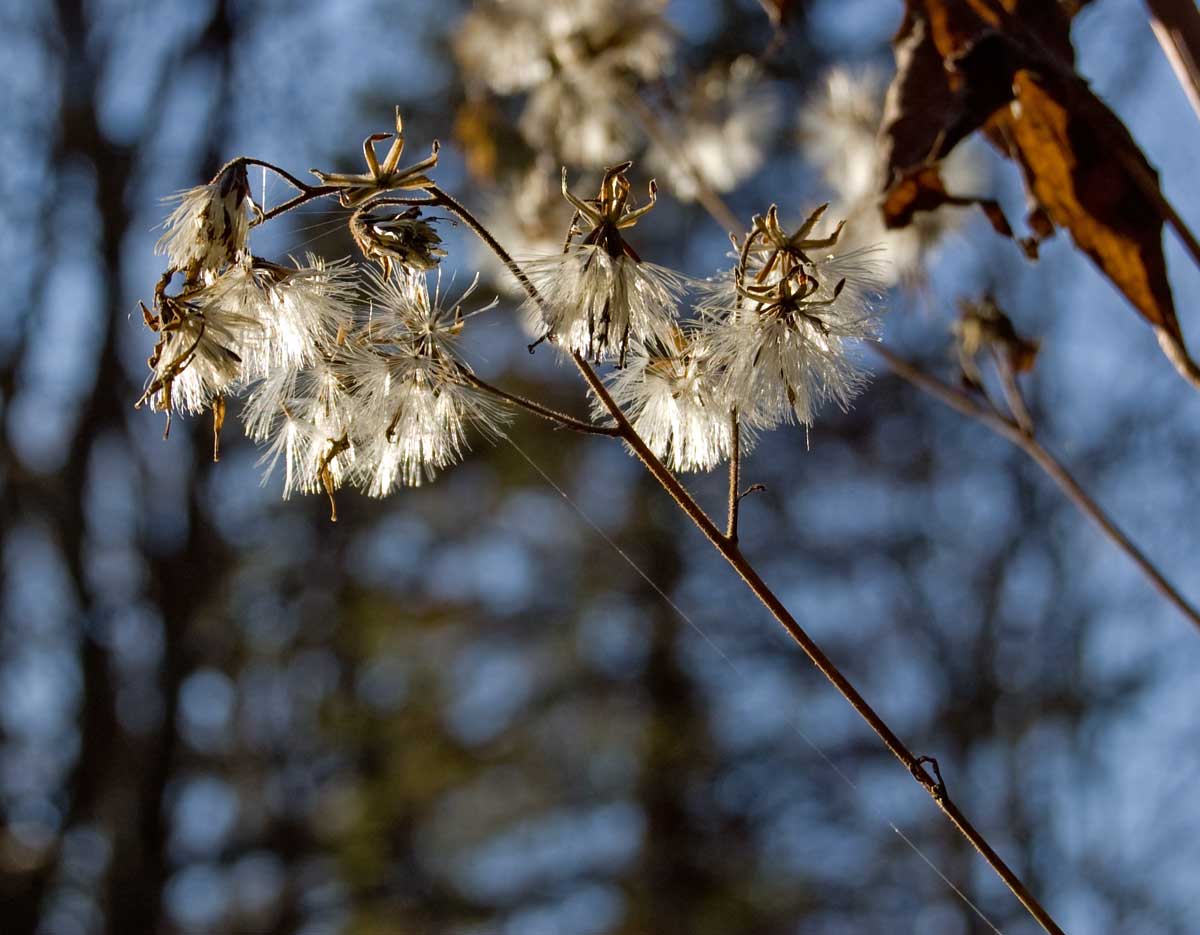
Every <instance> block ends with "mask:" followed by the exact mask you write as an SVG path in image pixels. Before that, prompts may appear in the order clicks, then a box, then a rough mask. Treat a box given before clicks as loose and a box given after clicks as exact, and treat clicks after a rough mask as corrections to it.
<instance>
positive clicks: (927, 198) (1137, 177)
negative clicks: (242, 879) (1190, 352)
mask: <svg viewBox="0 0 1200 935" xmlns="http://www.w3.org/2000/svg"><path fill="white" fill-rule="evenodd" d="M1071 12H1073V11H1069V10H1067V8H1066V7H1064V6H1062V5H1060V4H1057V3H1049V2H1045V0H908V3H907V7H906V11H905V18H904V23H903V25H902V26H901V28H900V31H899V32H898V34H897V35H896V38H895V40H894V42H893V46H894V51H895V55H896V63H897V74H896V78H895V80H894V81H893V83H892V86H891V88H890V89H889V91H888V101H887V106H886V108H885V115H884V126H883V130H882V132H883V137H884V141H885V155H886V157H887V175H886V179H887V181H886V186H885V191H884V199H883V209H884V216H885V220H886V222H887V223H888V225H889V226H905V225H907V224H908V223H911V221H912V217H913V215H914V214H915V213H916V212H917V211H929V210H934V209H936V208H938V207H940V206H941V205H943V204H962V203H963V200H962V198H961V197H957V196H953V195H951V194H949V193H947V192H946V190H945V187H944V186H943V185H942V184H941V179H940V176H939V175H938V174H937V171H936V170H937V166H938V164H939V163H940V161H941V160H942V159H943V158H945V157H946V156H947V155H948V154H949V153H950V152H951V151H952V150H953V149H954V147H955V146H957V145H958V144H959V143H960V142H961V141H962V140H963V139H965V138H966V137H968V136H970V135H971V134H972V133H974V132H975V131H977V130H983V131H984V133H985V134H986V136H987V137H988V139H989V140H991V142H992V143H993V144H994V145H996V146H997V148H998V149H1000V151H1001V152H1002V153H1004V154H1005V155H1007V156H1009V157H1010V158H1012V159H1014V160H1015V161H1016V162H1017V163H1018V164H1019V165H1020V167H1021V169H1022V176H1023V178H1024V181H1025V187H1026V190H1027V192H1028V194H1029V195H1030V198H1031V201H1032V202H1033V204H1034V207H1033V210H1032V212H1031V214H1030V216H1029V223H1030V227H1031V229H1032V230H1033V233H1034V236H1033V237H1031V238H1027V239H1024V240H1019V241H1018V243H1019V244H1020V245H1021V246H1022V248H1023V249H1024V250H1025V252H1026V254H1027V255H1029V256H1030V257H1031V258H1032V257H1036V255H1037V243H1038V241H1040V240H1042V239H1045V238H1046V237H1048V236H1050V235H1051V234H1052V232H1053V224H1057V225H1059V226H1062V227H1065V228H1066V229H1067V230H1069V231H1070V232H1071V236H1072V238H1073V239H1074V241H1075V243H1076V244H1077V245H1078V246H1079V247H1080V249H1081V250H1083V251H1084V252H1085V253H1086V254H1087V255H1088V256H1089V257H1091V258H1092V260H1093V261H1094V262H1095V263H1096V264H1097V266H1099V267H1100V269H1101V271H1102V272H1104V274H1105V275H1106V276H1108V278H1109V279H1110V280H1111V281H1112V282H1113V284H1114V285H1115V286H1116V287H1117V288H1118V289H1120V290H1121V291H1122V292H1123V293H1124V294H1125V296H1126V297H1127V298H1128V299H1129V301H1130V302H1131V303H1132V304H1133V306H1134V307H1135V308H1136V309H1137V310H1138V312H1139V313H1140V314H1141V315H1142V316H1143V317H1145V318H1146V319H1147V320H1148V321H1149V322H1151V323H1152V324H1154V325H1156V326H1158V327H1160V328H1162V329H1164V330H1165V331H1167V332H1168V333H1170V334H1171V335H1173V336H1176V337H1180V335H1179V325H1178V322H1177V320H1176V317H1175V309H1174V303H1173V301H1172V298H1171V290H1170V285H1169V283H1168V280H1167V275H1166V263H1165V260H1164V257H1163V248H1162V228H1163V213H1162V211H1161V210H1160V208H1161V205H1162V204H1163V200H1162V194H1161V192H1160V190H1159V188H1158V177H1157V175H1156V173H1155V172H1154V170H1153V168H1152V167H1151V166H1150V164H1149V163H1148V162H1147V161H1146V158H1145V156H1144V155H1143V154H1142V152H1141V150H1140V149H1139V148H1138V146H1137V144H1136V143H1135V142H1134V140H1133V137H1132V136H1131V135H1130V134H1129V131H1128V130H1127V129H1126V128H1125V126H1124V125H1123V124H1122V123H1121V121H1120V119H1119V118H1118V117H1117V116H1116V115H1115V114H1114V113H1113V112H1112V111H1111V110H1110V109H1109V108H1108V107H1107V106H1106V105H1105V104H1104V103H1103V102H1102V101H1101V100H1100V99H1099V98H1097V97H1096V95H1095V94H1094V93H1092V91H1091V89H1090V88H1089V87H1088V86H1087V83H1086V82H1085V81H1083V80H1082V79H1081V78H1080V77H1079V76H1078V75H1077V74H1076V73H1075V71H1074V51H1073V49H1072V46H1071V42H1070V34H1069V29H1070V17H1071ZM978 203H979V204H980V205H981V207H982V208H983V210H984V211H985V213H987V215H988V217H989V220H991V222H992V225H993V227H995V228H996V230H997V231H999V232H1000V233H1002V234H1005V235H1007V236H1011V228H1010V226H1009V225H1008V222H1007V220H1006V219H1004V217H1003V215H1002V214H1001V213H1000V212H999V206H998V205H996V204H995V202H991V203H988V202H986V201H982V202H978ZM1051 222H1052V223H1051Z"/></svg>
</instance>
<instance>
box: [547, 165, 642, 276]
mask: <svg viewBox="0 0 1200 935" xmlns="http://www.w3.org/2000/svg"><path fill="white" fill-rule="evenodd" d="M632 165H633V163H632V162H623V163H621V164H620V165H619V166H613V167H612V168H609V169H606V170H605V171H604V178H603V180H602V181H601V182H600V193H599V194H598V195H597V196H596V197H595V198H590V199H588V200H587V201H584V200H582V199H580V198H578V197H577V196H575V195H574V194H572V193H571V190H570V189H569V188H568V187H567V167H566V166H563V170H562V193H563V197H564V198H566V199H567V201H569V202H570V203H571V206H572V207H574V208H575V210H576V211H577V212H579V217H580V219H581V220H584V221H586V222H587V223H588V224H590V225H591V228H592V229H591V230H590V231H589V232H588V234H587V235H586V236H585V237H584V239H583V242H584V243H585V244H598V245H600V246H602V247H604V248H605V250H606V251H607V252H608V254H609V256H612V257H617V256H620V255H621V254H625V255H626V256H629V257H630V258H632V259H634V260H638V261H639V262H640V258H639V257H638V256H637V254H636V253H634V252H633V250H632V249H631V248H630V247H629V245H628V244H626V243H625V241H624V239H623V238H622V237H621V235H620V231H622V230H626V229H628V228H630V227H633V225H635V224H636V223H637V222H638V220H639V219H640V218H641V217H643V216H644V215H645V214H646V213H647V212H649V211H650V209H651V208H653V207H654V205H655V203H656V202H657V201H658V183H657V182H655V181H654V179H651V180H650V185H649V190H650V200H649V202H647V203H646V204H645V205H643V206H642V207H640V208H633V207H631V206H630V205H629V187H630V186H629V178H628V177H627V176H626V175H625V173H626V172H628V171H629V168H630V166H632Z"/></svg>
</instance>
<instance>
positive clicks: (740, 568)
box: [426, 186, 1062, 935]
mask: <svg viewBox="0 0 1200 935" xmlns="http://www.w3.org/2000/svg"><path fill="white" fill-rule="evenodd" d="M426 191H427V192H428V193H429V194H430V195H431V196H433V198H434V200H435V201H438V202H440V203H441V204H442V205H444V206H445V207H447V208H448V209H449V210H451V211H453V212H454V213H455V214H456V215H457V216H458V217H459V218H460V219H461V220H462V221H463V222H464V223H465V224H467V226H469V227H470V228H471V229H472V230H473V231H475V233H476V234H477V235H478V236H479V237H480V239H481V240H482V241H483V242H484V243H485V244H486V245H487V246H488V247H489V248H490V249H491V250H492V251H493V252H494V253H495V254H496V256H497V258H499V259H500V261H501V262H503V263H504V265H505V266H507V267H508V269H509V270H510V271H511V272H512V274H513V276H514V277H515V278H516V279H517V281H518V282H520V283H521V285H522V287H524V289H525V291H526V292H527V293H528V294H529V296H530V298H531V299H533V300H534V301H535V302H537V303H539V304H541V303H542V302H543V299H542V297H541V295H540V294H539V293H538V291H537V289H536V287H535V286H534V285H533V283H531V282H530V281H529V278H528V277H527V276H526V275H525V273H524V271H522V270H521V268H520V266H518V265H517V263H516V262H515V261H514V260H513V258H512V257H511V256H510V255H509V254H508V252H507V251H506V250H505V249H504V248H503V247H502V246H501V245H500V244H499V243H498V242H497V241H496V239H495V238H494V237H493V236H492V235H491V234H490V233H489V232H488V231H487V229H486V228H484V227H483V225H482V224H480V223H479V221H478V220H476V219H475V217H474V216H473V215H472V214H471V213H470V212H469V211H468V210H467V209H466V208H464V207H463V206H462V205H461V204H459V203H458V202H457V201H455V200H454V199H453V198H451V197H450V196H449V195H447V194H445V193H444V192H442V191H441V190H440V189H438V188H437V187H436V186H430V187H429V188H427V189H426ZM571 357H572V359H573V360H574V362H575V366H576V367H577V368H578V370H579V372H580V375H581V376H582V377H583V379H584V381H585V382H586V383H587V385H588V387H589V389H591V391H592V393H594V394H595V396H596V398H597V399H598V400H599V401H600V403H601V404H602V405H603V406H604V408H605V409H606V410H607V412H608V413H609V415H610V416H611V417H612V419H613V421H614V423H615V424H616V429H615V431H614V435H616V436H617V437H619V438H620V439H622V440H623V441H624V442H625V443H626V444H627V445H628V446H629V448H630V449H631V450H632V451H633V453H634V455H636V456H637V458H638V460H639V461H641V462H642V465H643V466H644V467H645V469H646V470H647V471H648V472H649V473H650V475H651V476H652V477H653V478H654V479H655V480H656V481H657V482H658V484H659V485H660V486H661V487H662V488H663V490H665V491H666V492H667V494H668V495H669V496H670V497H671V499H673V500H674V501H675V503H676V504H677V505H678V506H679V508H680V509H681V510H682V511H683V512H684V513H685V514H686V515H687V517H688V518H689V519H690V520H691V521H692V522H693V524H695V526H696V527H697V528H698V529H699V530H700V532H702V533H703V534H704V536H705V538H707V539H708V541H709V542H710V543H712V546H713V548H715V549H716V550H717V552H718V553H720V555H721V556H722V557H723V558H724V559H725V560H726V561H727V562H728V563H729V564H730V566H732V568H733V569H734V571H736V572H737V574H738V576H739V577H741V579H742V581H743V582H745V584H746V586H747V587H748V588H749V589H750V591H751V593H752V594H754V596H755V597H757V598H758V600H759V601H760V602H761V603H762V604H763V606H764V607H766V608H767V610H768V611H769V612H770V613H771V616H773V617H774V618H775V620H776V621H777V622H778V623H779V624H780V626H782V627H783V628H784V629H785V630H786V631H787V633H788V635H789V636H791V638H792V639H793V640H794V641H795V642H796V644H797V645H799V647H800V648H801V650H803V652H804V654H805V655H806V656H808V658H809V660H810V661H811V662H812V663H813V665H815V666H816V667H817V669H818V670H819V671H820V672H821V674H822V675H824V676H825V678H826V679H827V680H828V681H829V682H830V683H831V684H832V685H833V686H834V688H835V689H837V691H838V693H839V694H841V696H842V697H843V698H845V699H846V701H847V702H848V703H849V704H850V706H851V707H852V708H853V709H854V710H855V711H856V712H857V713H858V714H859V716H860V717H862V719H863V720H864V721H866V722H867V724H868V725H870V727H871V729H872V730H873V731H875V733H876V734H877V735H878V736H879V738H880V740H882V741H883V743H884V745H885V746H886V747H887V749H888V750H889V751H890V752H891V753H892V755H893V756H895V757H896V759H898V760H899V761H900V762H901V764H903V766H904V768H905V769H906V770H907V771H908V773H909V774H910V775H911V776H912V777H913V778H914V779H915V780H916V781H917V782H918V783H920V785H921V786H922V787H923V788H924V789H925V791H926V792H928V793H929V795H930V797H931V798H932V799H933V800H934V802H935V803H936V804H937V806H938V808H940V809H941V810H942V812H943V814H945V815H946V817H947V818H948V819H949V820H950V822H951V823H952V824H953V825H954V827H955V828H956V829H958V831H959V833H961V834H962V835H963V837H964V838H966V839H967V840H968V841H969V842H970V843H971V845H972V846H973V847H974V848H975V849H976V850H977V851H978V852H979V853H980V855H981V856H982V857H983V859H984V860H985V861H987V863H988V865H989V866H990V867H991V868H992V869H993V870H994V871H995V872H996V874H997V875H998V876H999V877H1000V879H1001V880H1003V881H1004V884H1005V885H1006V886H1007V887H1008V888H1009V890H1011V891H1012V893H1013V895H1014V896H1016V897H1017V899H1018V900H1019V901H1020V902H1021V904H1022V905H1023V906H1024V907H1025V908H1026V910H1027V911H1028V912H1029V914H1030V915H1031V916H1033V918H1034V919H1036V920H1037V922H1038V924H1040V925H1041V926H1042V928H1043V929H1045V930H1046V931H1047V932H1050V933H1052V935H1062V929H1061V928H1059V926H1058V924H1057V923H1056V922H1055V921H1054V919H1053V918H1052V917H1051V916H1050V914H1049V913H1048V912H1047V911H1046V910H1045V909H1044V908H1043V907H1042V905H1041V904H1040V903H1039V902H1038V901H1037V899H1036V898H1035V897H1034V896H1033V895H1032V894H1031V893H1030V892H1029V890H1028V889H1026V887H1025V885H1024V884H1023V883H1022V882H1021V880H1020V879H1019V878H1018V877H1017V875H1016V874H1015V873H1013V871H1012V870H1011V869H1010V868H1009V867H1008V865H1007V864H1006V863H1005V862H1004V860H1003V859H1002V858H1001V857H1000V855H999V854H997V853H996V851H995V850H993V849H992V847H991V845H989V844H988V842H987V840H986V839H985V838H984V837H983V835H982V834H980V833H979V831H978V830H976V828H975V827H974V826H973V825H972V824H971V823H970V821H968V820H967V818H966V816H964V815H963V813H962V812H961V811H960V810H959V808H958V806H957V805H955V804H954V802H953V801H952V800H951V799H950V797H949V795H948V794H947V792H946V787H945V785H944V784H943V783H942V782H941V781H940V780H935V779H934V778H933V776H931V775H930V773H929V771H928V770H927V769H926V768H925V766H924V764H925V763H926V762H929V759H928V758H922V757H918V756H916V755H914V754H913V753H912V751H911V750H909V749H908V747H906V746H905V745H904V743H903V742H902V741H901V740H900V738H899V737H898V736H896V734H895V733H894V732H893V731H892V729H891V728H890V727H889V726H888V725H887V723H886V722H885V721H884V720H883V718H881V717H880V716H879V715H878V714H877V713H876V712H875V710H874V709H873V708H872V707H871V706H870V705H869V704H868V703H867V701H866V699H865V698H863V696H862V695H861V694H860V693H859V692H858V689H856V688H855V687H854V685H853V684H851V682H850V681H849V680H848V679H847V678H846V677H845V676H844V675H843V674H842V672H841V670H840V669H838V667H837V666H836V665H835V664H834V663H833V662H832V661H831V660H830V659H829V657H828V656H826V655H825V653H824V652H823V651H822V650H821V648H820V646H818V645H817V643H816V642H815V641H814V640H813V639H812V637H810V636H809V635H808V634H807V633H806V632H805V631H804V629H803V628H802V627H801V626H800V624H799V623H797V622H796V620H795V618H794V617H793V616H792V615H791V614H790V613H789V612H788V609H787V608H786V607H785V606H784V605H783V602H782V601H780V600H779V598H778V597H776V595H775V593H774V592H773V591H772V590H771V589H770V588H769V587H768V586H767V584H766V582H764V581H763V579H762V578H761V577H760V576H759V574H758V572H757V571H756V570H755V568H754V566H753V565H751V563H750V562H749V560H748V559H747V558H746V557H745V556H744V555H743V554H742V552H741V549H740V548H739V547H738V543H737V539H736V536H735V535H734V532H735V530H732V529H731V530H730V531H729V532H722V531H721V530H720V529H719V528H718V527H717V526H716V524H715V523H714V522H713V521H712V519H710V518H709V516H708V514H707V513H705V512H704V510H703V508H701V506H700V505H699V504H698V503H697V502H696V500H695V499H694V498H693V497H692V495H691V494H690V493H689V492H688V491H687V488H685V487H684V486H683V484H681V483H680V481H679V479H678V478H677V477H676V476H675V475H674V474H672V473H671V471H670V470H668V469H667V467H666V466H665V465H664V464H663V463H662V461H661V460H659V458H658V457H657V456H656V455H655V454H654V452H652V451H651V450H650V448H649V446H648V445H647V444H646V442H645V441H644V440H643V439H642V438H641V436H640V435H638V433H637V432H636V431H635V430H634V428H633V426H632V425H631V424H630V422H629V420H628V419H627V418H626V416H625V414H624V412H622V411H621V407H620V406H618V405H617V404H616V402H614V401H613V398H612V396H611V395H610V394H609V392H608V389H607V387H605V385H604V382H603V381H602V380H601V379H600V377H599V375H598V374H597V373H596V371H595V370H593V369H592V367H591V366H590V365H589V364H588V362H587V361H586V360H584V358H583V357H581V356H580V355H579V354H572V355H571ZM731 483H732V488H731V493H732V496H733V500H734V502H735V503H736V499H737V494H738V491H737V490H736V486H737V478H736V477H734V478H733V479H732V481H731Z"/></svg>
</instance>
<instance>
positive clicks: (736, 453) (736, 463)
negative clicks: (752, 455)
mask: <svg viewBox="0 0 1200 935" xmlns="http://www.w3.org/2000/svg"><path fill="white" fill-rule="evenodd" d="M729 421H730V427H729V428H730V432H731V438H730V442H729V513H728V516H727V519H726V523H725V538H726V539H728V540H729V541H730V542H737V539H738V504H739V503H740V502H741V499H742V495H741V493H740V492H739V491H740V490H741V487H740V484H741V473H742V439H741V435H742V430H741V425H740V423H739V421H738V414H737V410H736V409H734V410H732V411H731V412H730V413H729Z"/></svg>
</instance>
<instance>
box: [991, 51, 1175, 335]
mask: <svg viewBox="0 0 1200 935" xmlns="http://www.w3.org/2000/svg"><path fill="white" fill-rule="evenodd" d="M1013 88H1014V91H1015V93H1016V99H1015V102H1014V106H1013V114H1012V116H1011V117H1010V118H1009V119H1008V120H1006V121H1005V126H1006V131H1007V136H1008V139H1009V142H1010V144H1011V149H1012V151H1013V152H1012V154H1013V155H1014V157H1015V158H1016V159H1017V160H1018V161H1019V162H1020V164H1021V167H1022V170H1023V172H1024V175H1025V184H1026V187H1027V188H1028V189H1029V191H1030V193H1031V194H1032V195H1033V197H1034V198H1035V199H1036V200H1037V203H1038V205H1039V206H1041V208H1042V210H1043V211H1044V212H1045V214H1046V215H1047V216H1049V218H1050V219H1051V220H1052V221H1053V222H1054V223H1055V224H1058V225H1059V226H1060V227H1065V228H1066V229H1067V230H1069V231H1070V232H1071V237H1072V239H1073V240H1074V241H1075V243H1076V245H1077V246H1078V247H1079V248H1080V249H1081V250H1083V251H1084V252H1085V253H1086V254H1087V255H1088V256H1090V257H1091V258H1092V260H1093V261H1094V262H1095V263H1096V265H1097V266H1099V267H1100V269H1101V270H1102V271H1103V272H1104V273H1105V275H1107V276H1108V278H1109V279H1111V280H1112V282H1113V284H1114V285H1115V286H1116V287H1117V288H1118V289H1120V290H1121V291H1122V292H1123V293H1125V296H1126V298H1128V299H1129V301H1130V302H1131V303H1132V304H1133V306H1134V308H1136V309H1137V310H1138V311H1139V312H1140V313H1141V314H1142V316H1143V317H1145V318H1146V319H1147V320H1148V321H1150V322H1151V323H1153V324H1155V325H1159V326H1161V327H1164V328H1166V329H1167V330H1168V331H1170V332H1171V333H1172V334H1174V335H1176V336H1178V334H1179V324H1178V322H1177V320H1176V318H1175V305H1174V302H1173V300H1172V298H1171V287H1170V284H1169V282H1168V280H1167V267H1166V260H1165V258H1164V256H1163V248H1162V228H1163V220H1162V217H1161V215H1160V214H1159V212H1158V207H1157V205H1156V204H1155V203H1154V202H1153V201H1152V200H1151V199H1150V198H1148V197H1147V195H1146V193H1145V191H1144V190H1143V188H1142V186H1141V185H1140V184H1139V182H1138V180H1137V179H1136V178H1135V177H1134V175H1133V174H1132V173H1131V172H1130V169H1129V168H1128V167H1127V162H1128V161H1130V160H1136V162H1137V163H1139V164H1140V165H1139V166H1135V167H1134V171H1135V172H1136V171H1138V170H1139V169H1140V170H1141V171H1143V172H1145V173H1146V175H1148V176H1149V177H1150V178H1152V179H1153V180H1154V184H1155V185H1156V186H1157V179H1158V177H1157V174H1156V173H1155V172H1154V170H1153V169H1152V168H1151V167H1150V164H1149V163H1148V162H1146V159H1145V156H1143V155H1142V152H1141V150H1140V149H1138V147H1137V144H1136V143H1134V142H1133V139H1132V137H1130V136H1129V131H1128V130H1126V129H1125V126H1124V125H1123V124H1122V123H1121V121H1120V120H1119V119H1118V118H1117V116H1116V115H1115V114H1113V113H1112V111H1110V110H1109V109H1108V108H1107V107H1106V106H1104V104H1103V103H1101V102H1100V100H1099V99H1098V98H1096V97H1095V95H1093V94H1092V92H1091V91H1090V90H1089V89H1088V88H1087V86H1086V85H1085V84H1084V83H1083V82H1082V81H1080V80H1078V79H1075V78H1067V79H1064V78H1062V77H1060V76H1057V75H1047V74H1042V75H1039V74H1037V73H1035V72H1033V71H1029V70H1024V69H1023V70H1020V71H1018V72H1017V73H1016V74H1015V75H1014V76H1013Z"/></svg>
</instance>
